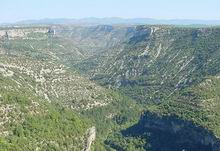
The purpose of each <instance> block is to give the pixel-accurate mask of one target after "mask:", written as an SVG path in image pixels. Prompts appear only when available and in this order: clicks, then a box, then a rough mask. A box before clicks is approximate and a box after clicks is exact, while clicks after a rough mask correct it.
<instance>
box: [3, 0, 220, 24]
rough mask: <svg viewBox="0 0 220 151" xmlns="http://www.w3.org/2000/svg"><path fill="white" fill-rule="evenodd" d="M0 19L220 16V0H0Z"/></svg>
mask: <svg viewBox="0 0 220 151" xmlns="http://www.w3.org/2000/svg"><path fill="white" fill-rule="evenodd" d="M0 4H1V9H0V22H1V23H2V22H14V21H20V20H26V19H42V18H85V17H122V18H142V17H143V18H156V19H205V20H212V19H218V20H220V0H1V2H0Z"/></svg>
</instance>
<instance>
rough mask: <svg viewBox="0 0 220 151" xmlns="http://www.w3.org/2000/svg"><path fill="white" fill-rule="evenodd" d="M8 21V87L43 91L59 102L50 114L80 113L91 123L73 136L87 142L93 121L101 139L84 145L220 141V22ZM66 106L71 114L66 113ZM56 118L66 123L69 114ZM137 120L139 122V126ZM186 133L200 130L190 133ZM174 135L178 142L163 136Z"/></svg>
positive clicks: (213, 146)
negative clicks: (35, 24)
mask: <svg viewBox="0 0 220 151" xmlns="http://www.w3.org/2000/svg"><path fill="white" fill-rule="evenodd" d="M0 30H1V32H0V33H1V34H0V35H1V41H0V44H1V45H0V46H1V48H0V54H1V56H0V75H1V78H2V80H1V86H0V88H1V89H2V91H1V92H0V94H1V95H0V96H2V97H3V98H5V96H7V95H9V96H15V98H16V97H17V96H18V97H20V96H25V97H26V98H36V99H37V101H36V102H38V103H39V104H41V103H42V106H45V108H51V110H52V111H51V112H52V113H51V114H54V112H58V113H56V114H57V115H58V117H59V116H60V114H61V116H64V117H66V116H67V115H68V116H69V114H71V116H74V117H75V116H76V117H75V118H78V116H79V117H80V118H82V119H79V121H78V122H76V125H77V123H81V124H85V123H89V124H85V126H84V128H83V130H81V129H80V128H79V131H80V132H82V133H80V134H79V135H78V133H75V132H74V135H75V134H77V138H78V137H81V138H82V137H83V136H84V135H88V138H87V139H84V140H83V141H85V140H87V141H86V142H87V143H86V144H90V143H91V142H90V141H89V143H88V139H89V138H90V136H91V137H92V140H93V139H94V138H93V137H94V133H92V134H91V135H89V134H90V133H89V130H87V131H86V129H87V128H88V126H95V129H96V130H97V132H96V134H97V135H96V141H95V144H93V145H92V146H90V145H85V142H83V143H77V144H84V145H85V146H89V148H90V147H91V150H112V149H115V150H158V148H157V146H158V145H161V146H163V148H164V151H166V150H168V151H169V150H176V149H177V150H195V148H198V146H200V150H202V151H203V150H204V151H207V150H208V151H209V150H210V151H212V150H214V151H216V150H218V149H219V137H220V124H219V123H220V119H219V117H220V115H219V114H220V110H219V92H220V90H219V85H220V83H219V74H220V73H219V66H220V59H219V58H220V28H219V27H201V28H197V27H175V26H162V25H155V26H154V25H152V26H130V27H129V26H109V25H99V26H81V27H80V26H54V27H30V28H29V27H22V28H16V30H15V29H14V28H6V29H0ZM49 30H54V33H53V34H52V35H51V33H49V32H48V31H49ZM6 31H7V34H8V36H7V34H6ZM82 75H83V76H84V77H83V76H82ZM102 86H103V87H102ZM11 92H12V93H11ZM20 92H22V94H21V93H20ZM118 92H120V93H123V95H122V94H120V93H118ZM132 99H133V100H132ZM18 100H19V99H18ZM21 100H25V99H21ZM26 100H28V99H26ZM31 100H33V99H31ZM41 100H42V101H41ZM27 102H29V104H30V102H31V101H27ZM57 103H58V104H57ZM136 103H137V104H136ZM15 104H16V103H15ZM20 104H22V103H17V105H18V106H20ZM34 104H35V103H34ZM2 106H3V107H4V108H5V106H4V105H2ZM6 106H7V104H6ZM6 108H10V110H12V109H11V107H6ZM18 108H19V107H18ZM30 108H34V107H30ZM63 108H64V109H65V110H67V112H68V113H66V112H59V111H60V109H63ZM40 109H41V108H39V112H40V111H41V110H40ZM69 109H71V110H72V112H71V113H69ZM37 110H38V109H37ZM45 110H49V109H45ZM49 111H50V110H49ZM142 111H144V112H142ZM18 112H20V111H19V110H18ZM29 112H31V113H32V112H35V110H34V109H33V111H29ZM74 112H78V113H79V114H80V115H75V113H74ZM27 113H28V112H27ZM141 113H142V114H143V115H142V116H141V118H140V121H139V122H138V117H139V116H140V114H141ZM48 114H50V113H48ZM62 114H63V115H62ZM72 114H73V115H72ZM6 115H8V114H6ZM16 115H18V114H16ZM24 115H26V113H25V114H24ZM27 115H29V114H27ZM10 116H11V114H10ZM68 116H67V118H68ZM12 117H14V116H12ZM39 117H40V116H35V118H39ZM5 118H7V117H5ZM17 118H20V117H16V116H15V119H17ZM23 119H26V118H23ZM88 119H89V120H88ZM42 120H43V119H42ZM45 120H46V119H45ZM47 120H48V119H47ZM57 120H61V123H63V122H64V123H65V119H59V118H58V119H57ZM62 120H64V121H62ZM18 121H19V120H18ZM21 121H22V120H21ZM55 121H56V120H55ZM76 121H77V120H76ZM47 122H49V121H44V123H47ZM69 122H70V121H69ZM135 123H136V124H135ZM172 124H173V125H172ZM21 125H22V126H23V123H22V124H21ZM55 125H56V124H55ZM132 125H133V126H132ZM62 126H63V125H61V127H62ZM172 126H173V127H172ZM15 127H16V126H15ZM171 127H172V128H171ZM6 128H7V126H6ZM71 128H72V127H70V129H71ZM137 129H139V130H140V131H139V132H137V134H136V135H133V132H136V130H137ZM11 130H12V129H11ZM76 130H78V127H77V128H76ZM93 130H94V128H93ZM12 131H13V130H12ZM68 132H69V131H68ZM158 132H161V135H158ZM6 133H8V132H5V131H3V132H2V135H1V136H2V137H3V139H4V140H3V142H4V143H5V144H7V143H8V142H10V141H7V137H6V136H4V135H3V134H6ZM54 133H56V131H54ZM188 133H190V134H191V133H192V135H190V137H189V138H186V136H187V134H188ZM12 134H13V135H11V136H13V137H14V136H15V134H14V133H12ZM42 135H43V134H42ZM45 135H49V134H45ZM64 135H66V133H65V134H64ZM168 136H169V137H171V138H172V140H173V141H170V142H164V140H167V139H168ZM180 136H181V137H180ZM196 137H199V138H200V139H196ZM5 139H6V140H5ZM79 140H81V141H82V139H79ZM175 140H177V141H175ZM185 140H186V141H185ZM57 141H58V140H57ZM57 141H56V142H57ZM61 143H62V142H61ZM15 144H16V143H15ZM70 144H71V143H70ZM172 144H173V146H172ZM9 145H10V144H9ZM55 146H57V145H55ZM67 146H68V145H67ZM9 147H10V146H9ZM41 147H42V146H41ZM59 147H62V145H59ZM79 148H82V146H81V147H79ZM66 149H70V146H68V147H67V148H66ZM64 150H65V149H64Z"/></svg>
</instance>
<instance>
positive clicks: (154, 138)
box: [122, 113, 220, 151]
mask: <svg viewBox="0 0 220 151" xmlns="http://www.w3.org/2000/svg"><path fill="white" fill-rule="evenodd" d="M122 134H123V136H124V137H128V136H129V137H142V138H144V139H146V142H147V144H146V145H145V149H146V150H150V151H219V150H220V141H219V140H218V139H217V138H216V137H215V136H214V135H213V134H212V133H211V132H210V131H208V130H206V129H204V128H202V127H199V126H196V125H195V124H193V123H192V122H190V121H184V120H181V119H178V118H177V117H175V116H164V117H158V116H157V115H155V114H152V113H145V114H144V115H143V116H142V117H141V119H140V121H139V123H137V124H136V125H134V126H132V127H130V128H128V129H126V130H124V131H122Z"/></svg>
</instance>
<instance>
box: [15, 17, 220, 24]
mask: <svg viewBox="0 0 220 151" xmlns="http://www.w3.org/2000/svg"><path fill="white" fill-rule="evenodd" d="M14 24H80V25H82V24H91V25H97V24H109V25H115V24H134V25H140V24H168V25H220V20H192V19H152V18H131V19H125V18H117V17H112V18H95V17H91V18H81V19H67V18H57V19H52V18H51V19H50V18H45V19H39V20H23V21H19V22H15V23H14Z"/></svg>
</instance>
